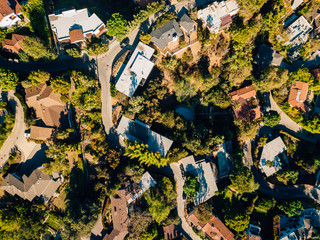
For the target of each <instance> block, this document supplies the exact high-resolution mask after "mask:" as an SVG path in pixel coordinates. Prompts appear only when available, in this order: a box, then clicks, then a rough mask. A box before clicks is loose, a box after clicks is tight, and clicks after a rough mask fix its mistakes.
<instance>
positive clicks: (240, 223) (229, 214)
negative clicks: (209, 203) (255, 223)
mask: <svg viewBox="0 0 320 240" xmlns="http://www.w3.org/2000/svg"><path fill="white" fill-rule="evenodd" d="M224 221H225V223H226V225H227V226H228V227H229V228H231V229H233V230H234V231H236V232H242V231H244V230H246V229H247V227H248V226H249V222H250V215H249V214H247V213H246V212H245V210H244V209H243V207H241V206H229V207H227V208H226V209H225V210H224Z"/></svg>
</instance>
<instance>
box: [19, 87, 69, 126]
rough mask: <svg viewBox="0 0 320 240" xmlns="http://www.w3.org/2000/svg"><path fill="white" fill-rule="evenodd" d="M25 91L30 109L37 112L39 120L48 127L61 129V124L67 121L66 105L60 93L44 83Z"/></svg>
mask: <svg viewBox="0 0 320 240" xmlns="http://www.w3.org/2000/svg"><path fill="white" fill-rule="evenodd" d="M25 91H26V103H27V105H28V107H29V108H33V109H34V110H35V112H36V115H37V118H39V119H41V120H42V121H43V123H44V124H45V125H46V126H50V127H60V125H61V123H63V122H64V121H66V119H65V118H66V117H67V111H66V104H65V103H64V102H62V101H61V100H60V97H61V95H60V94H59V93H54V92H53V89H52V88H51V86H49V85H47V84H46V83H42V84H40V85H38V86H34V87H30V88H27V89H26V90H25Z"/></svg>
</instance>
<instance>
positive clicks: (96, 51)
mask: <svg viewBox="0 0 320 240" xmlns="http://www.w3.org/2000/svg"><path fill="white" fill-rule="evenodd" d="M84 49H85V50H86V51H87V52H88V54H89V55H90V56H97V55H101V54H104V53H106V52H108V50H109V46H108V44H107V43H104V42H103V41H102V40H101V39H100V38H91V39H90V40H88V41H87V47H85V48H84ZM80 54H81V53H80Z"/></svg>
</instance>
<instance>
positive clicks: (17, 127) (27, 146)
mask: <svg viewBox="0 0 320 240" xmlns="http://www.w3.org/2000/svg"><path fill="white" fill-rule="evenodd" d="M8 101H9V103H10V105H11V107H12V108H13V109H14V111H15V124H14V127H13V129H12V132H11V135H10V136H9V137H8V138H7V140H6V141H5V143H4V144H3V146H2V148H1V149H0V168H2V167H3V165H4V164H5V163H6V162H7V160H8V158H9V154H10V152H11V150H12V149H13V148H14V147H15V146H16V147H18V149H19V150H20V151H21V152H22V156H23V160H26V159H28V157H29V155H30V154H31V153H32V151H33V149H34V148H35V147H39V146H40V145H39V144H36V143H34V142H32V141H30V142H27V140H26V138H25V137H24V132H25V129H26V126H25V123H24V112H23V108H22V105H21V103H20V101H19V99H18V98H17V97H16V96H15V95H14V92H13V91H9V92H8Z"/></svg>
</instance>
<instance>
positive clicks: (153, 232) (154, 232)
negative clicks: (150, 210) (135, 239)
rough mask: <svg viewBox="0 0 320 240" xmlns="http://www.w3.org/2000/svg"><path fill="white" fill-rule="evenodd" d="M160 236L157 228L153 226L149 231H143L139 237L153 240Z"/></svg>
mask: <svg viewBox="0 0 320 240" xmlns="http://www.w3.org/2000/svg"><path fill="white" fill-rule="evenodd" d="M157 236H158V231H157V228H155V227H153V228H151V229H149V230H148V231H147V232H145V233H143V234H142V235H141V237H140V238H139V239H141V240H152V239H154V238H156V237H157Z"/></svg>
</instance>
